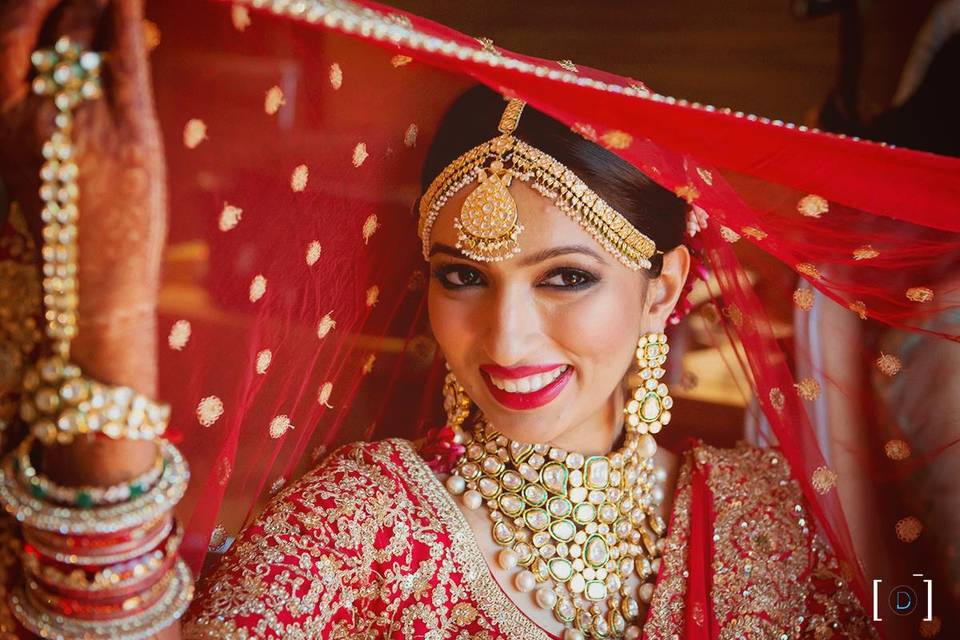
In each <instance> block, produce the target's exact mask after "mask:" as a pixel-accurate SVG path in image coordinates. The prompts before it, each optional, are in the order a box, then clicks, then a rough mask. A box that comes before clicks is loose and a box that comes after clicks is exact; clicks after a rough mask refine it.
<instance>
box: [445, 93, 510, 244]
mask: <svg viewBox="0 0 960 640" xmlns="http://www.w3.org/2000/svg"><path fill="white" fill-rule="evenodd" d="M523 107H524V102H523V101H521V100H510V102H509V103H508V104H507V108H506V109H505V110H504V112H503V116H502V117H501V118H500V127H499V129H500V133H501V134H503V135H501V136H500V137H499V138H496V139H495V140H493V144H492V145H491V147H490V151H491V152H492V154H491V155H492V158H493V159H492V160H491V161H490V163H489V166H487V167H484V166H479V167H477V168H476V169H475V171H476V178H477V182H478V184H477V187H476V188H475V189H474V190H473V191H472V192H471V193H470V195H468V196H467V199H466V200H464V201H463V206H462V207H461V208H460V215H459V217H457V219H456V220H454V221H453V226H454V228H455V229H456V230H457V245H456V246H457V248H458V249H460V250H461V251H463V254H464V255H465V256H467V257H468V258H473V259H474V260H481V261H484V262H489V261H498V260H504V259H505V258H509V257H510V256H511V255H513V254H515V253H519V252H520V245H519V244H518V243H517V238H519V236H520V233H521V232H522V231H523V225H522V224H520V218H519V214H518V211H517V202H516V200H514V199H513V196H512V195H511V194H510V183H511V182H512V180H513V177H514V174H513V172H512V171H510V170H508V169H507V168H506V167H505V166H504V159H505V158H506V156H507V154H508V153H509V152H510V149H511V148H512V147H513V136H512V135H511V134H512V133H513V132H514V130H515V129H516V128H517V124H518V123H519V122H520V114H521V113H523Z"/></svg>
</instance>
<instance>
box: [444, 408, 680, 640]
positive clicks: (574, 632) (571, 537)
mask: <svg viewBox="0 0 960 640" xmlns="http://www.w3.org/2000/svg"><path fill="white" fill-rule="evenodd" d="M464 437H465V442H464V446H465V448H466V450H465V452H464V454H463V455H462V456H461V457H460V459H459V460H458V461H457V463H456V465H455V467H454V469H453V471H452V473H451V475H450V476H449V477H448V478H447V481H446V486H447V489H448V490H449V491H450V492H451V493H452V494H454V495H461V496H462V500H463V503H464V505H465V506H466V507H467V508H468V509H479V508H480V507H481V506H483V504H484V503H485V504H486V506H487V508H488V509H489V516H490V519H491V521H492V527H491V533H492V535H493V539H494V541H495V542H496V543H497V544H498V545H500V546H502V547H504V548H503V549H502V550H501V551H500V552H499V553H498V554H497V562H498V564H500V566H501V567H503V568H504V569H505V570H512V569H516V570H517V571H518V572H517V573H516V574H515V576H514V584H515V586H516V587H517V589H518V590H520V591H521V592H525V593H528V592H531V591H534V590H535V593H534V599H535V601H536V603H537V604H538V605H539V606H541V607H543V608H545V609H550V610H552V611H553V614H554V617H555V618H556V619H557V620H559V621H561V622H562V623H563V624H564V625H565V626H566V627H567V629H566V631H565V633H564V638H565V640H582V639H583V638H585V637H599V638H610V637H617V638H620V637H623V638H637V637H639V635H640V627H639V623H640V621H639V617H640V605H639V603H638V600H640V601H642V602H645V603H649V602H650V599H651V597H652V595H653V581H654V580H655V579H656V575H657V571H658V569H659V565H660V559H659V556H660V553H661V551H662V549H663V540H662V538H660V536H662V535H663V534H664V533H665V530H666V526H665V524H664V521H663V519H662V518H661V517H660V516H659V515H658V514H657V512H656V507H657V504H659V503H660V502H661V501H662V500H663V489H662V487H660V486H657V485H658V483H662V482H663V480H664V479H665V475H666V474H665V473H664V471H663V470H662V469H659V468H658V469H654V467H653V464H652V457H653V454H654V453H655V452H656V448H657V445H656V442H655V441H654V439H653V437H652V436H650V435H647V434H639V433H637V432H636V431H635V430H633V429H631V428H629V427H628V430H627V434H626V441H625V443H624V446H623V448H622V449H621V450H619V451H615V452H613V453H611V454H610V455H609V456H584V455H582V454H579V453H568V452H566V451H563V450H561V449H558V448H556V447H550V446H549V445H545V444H535V445H529V444H522V443H519V442H515V441H512V440H509V439H508V438H506V437H505V436H503V435H501V434H499V433H497V432H496V431H494V430H493V429H492V428H491V426H490V425H489V424H488V423H486V422H485V421H483V420H481V421H479V422H478V423H477V424H476V426H475V427H474V429H473V431H472V432H465V433H464ZM632 575H637V576H638V577H639V578H640V582H641V586H640V587H639V588H638V589H637V590H636V591H631V589H630V588H629V587H628V585H627V580H628V578H630V577H631V576H632ZM538 585H542V586H539V588H538ZM604 602H605V604H606V607H603V606H602V604H601V603H604Z"/></svg>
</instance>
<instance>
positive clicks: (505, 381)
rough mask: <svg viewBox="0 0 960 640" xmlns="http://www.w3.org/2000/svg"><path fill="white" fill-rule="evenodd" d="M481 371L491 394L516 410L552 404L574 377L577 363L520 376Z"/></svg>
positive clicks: (505, 405)
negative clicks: (505, 376) (505, 375)
mask: <svg viewBox="0 0 960 640" xmlns="http://www.w3.org/2000/svg"><path fill="white" fill-rule="evenodd" d="M481 371H482V378H483V381H484V382H485V383H486V385H487V389H489V391H490V395H492V396H493V398H494V399H495V400H496V401H497V402H499V403H500V404H501V405H502V406H503V407H506V408H507V409H512V410H515V411H520V410H529V409H536V408H537V407H542V406H543V405H545V404H548V403H549V402H551V401H553V399H554V398H556V397H557V396H558V395H560V392H561V391H563V389H564V388H565V387H566V386H567V383H568V382H570V379H571V378H572V377H573V367H572V366H570V365H566V364H562V365H557V366H556V367H554V368H552V369H548V370H546V371H540V372H537V373H534V374H531V375H528V376H523V377H519V378H502V377H500V376H498V375H495V374H494V373H492V372H491V371H487V370H483V369H482V368H481ZM497 373H500V372H499V371H498V372H497Z"/></svg>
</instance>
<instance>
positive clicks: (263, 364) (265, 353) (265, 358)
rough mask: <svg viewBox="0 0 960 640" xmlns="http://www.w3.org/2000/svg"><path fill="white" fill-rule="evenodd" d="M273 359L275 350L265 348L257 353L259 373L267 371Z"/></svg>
mask: <svg viewBox="0 0 960 640" xmlns="http://www.w3.org/2000/svg"><path fill="white" fill-rule="evenodd" d="M272 361H273V351H271V350H270V349H263V350H262V351H260V352H258V353H257V373H258V374H260V375H263V374H265V373H266V372H267V369H269V368H270V363H271V362H272Z"/></svg>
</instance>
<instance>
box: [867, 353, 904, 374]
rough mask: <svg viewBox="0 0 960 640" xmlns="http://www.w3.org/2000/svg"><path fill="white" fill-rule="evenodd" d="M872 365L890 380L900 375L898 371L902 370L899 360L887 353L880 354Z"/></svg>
mask: <svg viewBox="0 0 960 640" xmlns="http://www.w3.org/2000/svg"><path fill="white" fill-rule="evenodd" d="M874 364H875V365H876V367H877V370H878V371H879V372H880V373H882V374H883V375H885V376H888V377H891V378H892V377H893V376H895V375H897V374H898V373H900V369H902V368H903V363H902V362H900V358H898V357H897V356H894V355H891V354H889V353H881V354H880V357H879V358H877V360H876V362H875V363H874Z"/></svg>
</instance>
